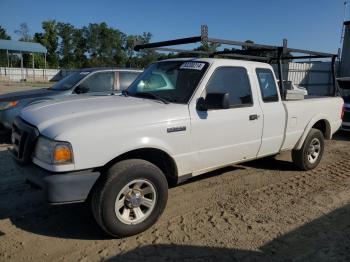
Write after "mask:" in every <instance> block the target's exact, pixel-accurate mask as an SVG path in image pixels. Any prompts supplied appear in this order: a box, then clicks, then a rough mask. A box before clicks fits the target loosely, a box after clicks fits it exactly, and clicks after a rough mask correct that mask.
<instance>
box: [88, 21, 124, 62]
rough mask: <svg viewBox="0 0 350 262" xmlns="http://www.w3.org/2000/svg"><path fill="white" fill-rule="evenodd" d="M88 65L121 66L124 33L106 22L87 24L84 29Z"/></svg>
mask: <svg viewBox="0 0 350 262" xmlns="http://www.w3.org/2000/svg"><path fill="white" fill-rule="evenodd" d="M85 37H86V41H87V51H88V53H89V55H90V61H89V65H90V66H123V65H124V64H125V60H126V56H125V52H124V49H123V44H124V42H125V38H126V36H125V34H123V33H122V32H120V31H119V30H117V29H113V28H111V27H108V26H107V24H106V23H100V24H96V23H94V24H89V26H88V27H87V28H86V29H85Z"/></svg>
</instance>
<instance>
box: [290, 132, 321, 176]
mask: <svg viewBox="0 0 350 262" xmlns="http://www.w3.org/2000/svg"><path fill="white" fill-rule="evenodd" d="M317 148H318V149H317ZM323 152H324V137H323V134H322V132H321V131H320V130H318V129H314V128H312V129H311V130H310V132H309V134H308V135H307V137H306V139H305V141H304V143H303V146H302V147H301V149H299V150H293V151H292V159H293V162H294V164H296V165H297V166H298V167H299V168H300V169H301V170H311V169H314V168H315V167H317V166H318V164H319V163H320V161H321V159H322V156H323Z"/></svg>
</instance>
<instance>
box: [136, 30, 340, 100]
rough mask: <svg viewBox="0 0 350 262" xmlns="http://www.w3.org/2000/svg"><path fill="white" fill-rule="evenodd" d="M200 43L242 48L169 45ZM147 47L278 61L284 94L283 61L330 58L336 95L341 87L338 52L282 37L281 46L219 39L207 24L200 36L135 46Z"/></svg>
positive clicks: (139, 47) (138, 49)
mask: <svg viewBox="0 0 350 262" xmlns="http://www.w3.org/2000/svg"><path fill="white" fill-rule="evenodd" d="M195 43H201V44H203V45H206V44H209V43H211V44H220V45H231V46H238V47H241V48H242V49H235V50H225V51H216V52H210V51H208V52H207V51H199V50H185V49H178V48H170V47H169V46H176V45H184V44H195ZM144 49H151V50H156V51H166V52H174V53H186V54H198V55H204V56H208V57H211V58H213V57H228V58H236V59H242V60H243V59H244V60H252V61H262V62H267V63H273V62H274V63H277V65H278V75H279V79H280V80H281V81H279V85H280V90H281V93H282V94H284V90H285V89H284V84H283V81H282V80H283V72H282V63H283V61H284V60H302V59H304V60H305V59H319V58H330V59H331V62H332V83H333V87H334V95H337V94H338V86H337V82H336V69H335V63H336V58H337V57H338V55H337V54H332V53H324V52H317V51H310V50H303V49H296V48H290V47H288V44H287V39H283V45H282V46H273V45H265V44H255V43H251V42H242V41H235V40H224V39H217V38H210V37H209V36H208V26H206V25H202V26H201V35H200V36H193V37H187V38H179V39H173V40H167V41H161V42H153V43H148V44H139V43H136V45H135V46H134V50H135V51H140V50H144ZM267 51H268V52H270V53H275V54H276V55H275V56H274V57H267V56H263V55H264V53H265V52H267ZM291 53H296V54H299V55H297V56H291Z"/></svg>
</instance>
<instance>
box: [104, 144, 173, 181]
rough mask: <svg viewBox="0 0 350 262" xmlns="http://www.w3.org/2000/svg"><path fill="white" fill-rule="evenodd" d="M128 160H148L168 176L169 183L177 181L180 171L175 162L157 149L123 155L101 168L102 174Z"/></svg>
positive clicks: (144, 149) (132, 151) (141, 149)
mask: <svg viewBox="0 0 350 262" xmlns="http://www.w3.org/2000/svg"><path fill="white" fill-rule="evenodd" d="M126 159H142V160H146V161H148V162H150V163H152V164H154V165H155V166H157V167H158V168H159V169H160V170H161V171H162V172H163V174H164V175H165V176H166V178H167V180H168V182H174V181H176V180H177V177H178V169H177V165H176V162H175V160H174V159H173V158H172V157H171V156H170V155H169V154H168V153H167V152H165V151H164V150H162V149H159V148H155V147H144V148H139V149H134V150H130V151H127V152H125V153H122V154H120V155H119V156H117V157H115V158H113V159H112V160H110V161H109V162H108V163H106V164H105V165H104V166H103V167H101V168H100V171H101V174H104V173H105V171H106V170H108V169H109V168H111V167H112V166H113V165H114V164H116V163H118V162H120V161H122V160H126Z"/></svg>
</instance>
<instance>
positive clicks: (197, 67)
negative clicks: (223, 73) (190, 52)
mask: <svg viewBox="0 0 350 262" xmlns="http://www.w3.org/2000/svg"><path fill="white" fill-rule="evenodd" d="M204 66H205V63H198V62H185V63H183V64H182V65H181V66H180V69H192V70H202V69H203V67H204Z"/></svg>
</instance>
